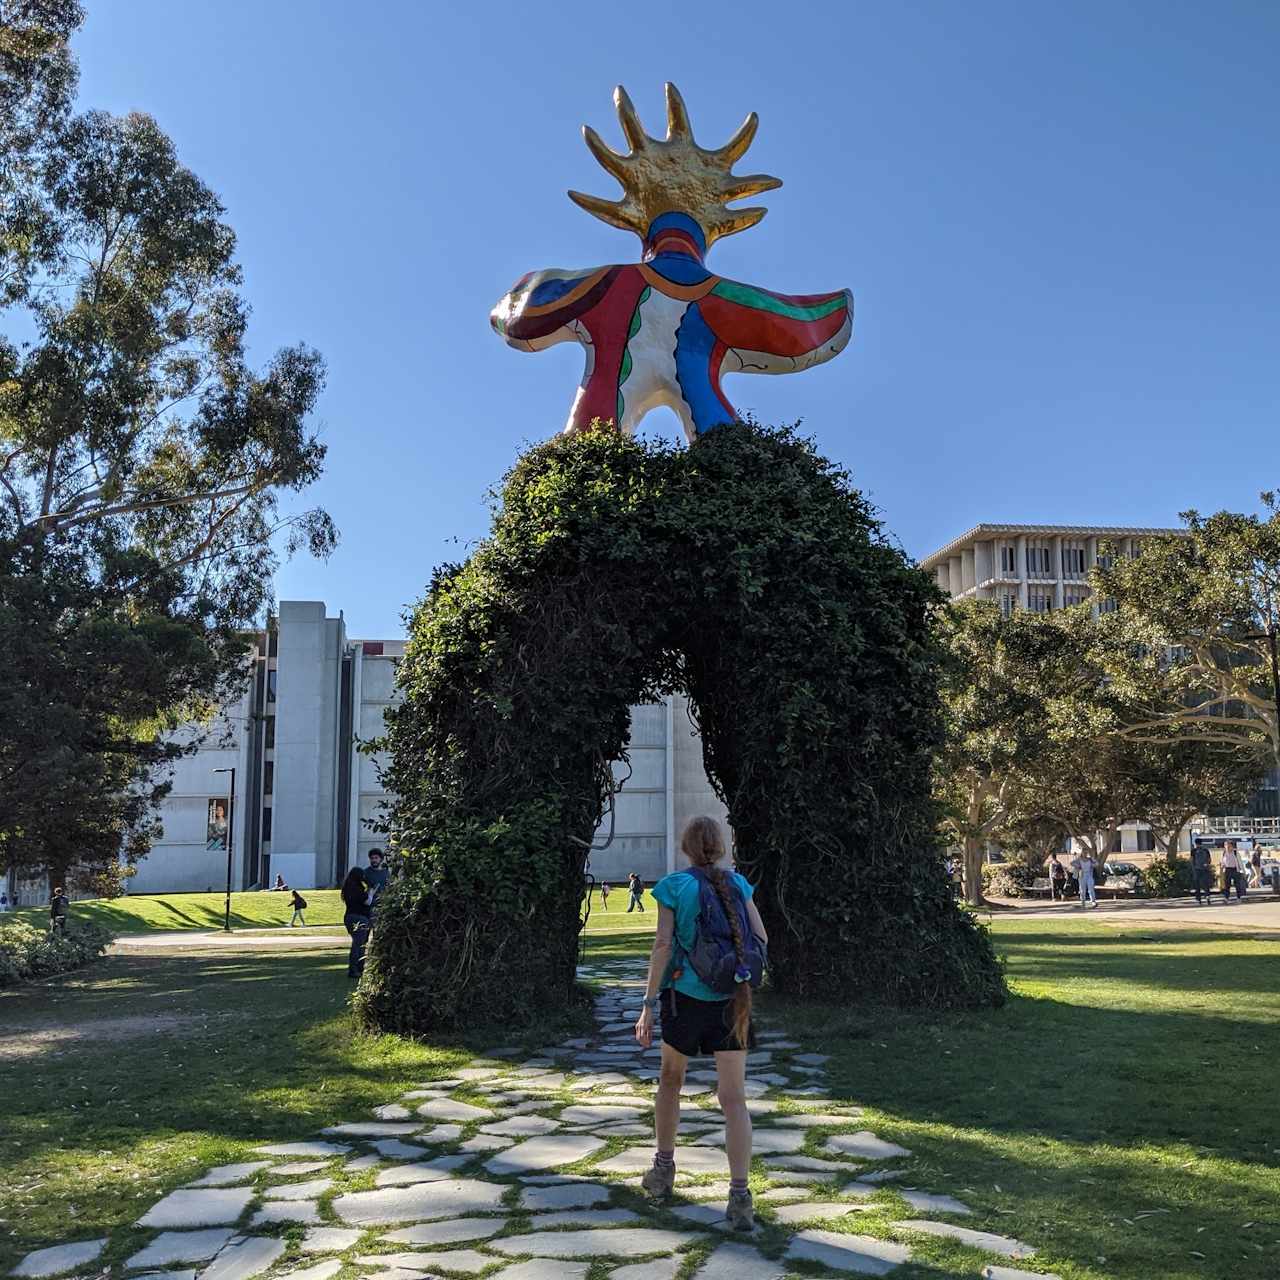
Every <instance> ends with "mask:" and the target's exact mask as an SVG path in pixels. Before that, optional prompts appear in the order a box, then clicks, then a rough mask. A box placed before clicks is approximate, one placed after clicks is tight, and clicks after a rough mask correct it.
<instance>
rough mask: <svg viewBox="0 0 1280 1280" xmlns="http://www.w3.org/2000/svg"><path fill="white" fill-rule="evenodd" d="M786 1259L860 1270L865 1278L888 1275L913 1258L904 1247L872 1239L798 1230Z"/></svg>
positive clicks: (842, 1269)
mask: <svg viewBox="0 0 1280 1280" xmlns="http://www.w3.org/2000/svg"><path fill="white" fill-rule="evenodd" d="M782 1256H783V1257H784V1258H804V1259H806V1260H807V1261H810V1262H821V1263H822V1264H823V1265H824V1266H828V1267H833V1268H835V1269H836V1270H837V1271H857V1272H860V1273H861V1274H863V1275H869V1276H883V1275H888V1273H889V1272H890V1271H892V1270H893V1269H894V1268H895V1267H898V1266H901V1265H902V1263H904V1262H906V1261H908V1260H909V1259H910V1257H911V1249H910V1248H909V1247H908V1246H907V1245H905V1244H892V1243H890V1242H889V1241H887V1240H874V1239H872V1238H871V1237H870V1236H854V1235H841V1234H840V1233H839V1232H836V1231H818V1230H814V1229H810V1230H808V1231H797V1232H796V1234H795V1235H794V1236H792V1237H791V1243H790V1244H789V1245H788V1246H787V1251H786V1253H784V1254H783V1255H782Z"/></svg>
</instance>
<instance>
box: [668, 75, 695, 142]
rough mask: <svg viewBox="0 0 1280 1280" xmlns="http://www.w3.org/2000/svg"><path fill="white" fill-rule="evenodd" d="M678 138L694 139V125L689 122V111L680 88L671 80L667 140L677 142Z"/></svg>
mask: <svg viewBox="0 0 1280 1280" xmlns="http://www.w3.org/2000/svg"><path fill="white" fill-rule="evenodd" d="M677 138H688V139H689V141H690V142H692V141H693V126H692V125H691V124H690V123H689V112H688V110H687V109H686V108H685V105H684V99H683V98H682V97H681V96H680V90H679V89H677V88H676V87H675V85H673V84H672V83H671V82H670V81H668V82H667V141H668V142H675V141H676V139H677Z"/></svg>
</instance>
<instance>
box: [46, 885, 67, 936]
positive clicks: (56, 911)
mask: <svg viewBox="0 0 1280 1280" xmlns="http://www.w3.org/2000/svg"><path fill="white" fill-rule="evenodd" d="M66 931H67V893H66V890H65V889H63V888H62V886H61V885H59V886H58V888H56V889H55V890H54V891H53V897H52V898H50V899H49V932H50V933H63V934H65V933H66Z"/></svg>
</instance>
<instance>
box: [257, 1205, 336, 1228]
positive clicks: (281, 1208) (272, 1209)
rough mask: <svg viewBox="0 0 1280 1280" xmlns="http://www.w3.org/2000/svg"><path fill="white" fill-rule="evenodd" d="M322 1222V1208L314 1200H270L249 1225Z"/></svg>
mask: <svg viewBox="0 0 1280 1280" xmlns="http://www.w3.org/2000/svg"><path fill="white" fill-rule="evenodd" d="M319 1221H320V1206H319V1205H317V1204H316V1202H315V1201H314V1200H268V1201H267V1202H266V1204H264V1205H263V1206H262V1208H261V1209H259V1210H258V1211H257V1212H256V1213H255V1214H254V1215H253V1218H252V1220H251V1221H250V1223H249V1225H250V1226H251V1227H261V1226H264V1225H266V1224H267V1223H269V1222H303V1223H306V1224H308V1225H310V1224H312V1223H316V1222H319Z"/></svg>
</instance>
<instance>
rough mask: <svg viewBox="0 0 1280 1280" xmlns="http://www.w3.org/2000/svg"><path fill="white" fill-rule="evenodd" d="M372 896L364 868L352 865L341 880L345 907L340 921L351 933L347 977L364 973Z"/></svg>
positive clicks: (356, 976)
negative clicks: (345, 876)
mask: <svg viewBox="0 0 1280 1280" xmlns="http://www.w3.org/2000/svg"><path fill="white" fill-rule="evenodd" d="M372 896H373V895H372V894H371V893H370V892H369V884H368V882H367V881H366V880H365V873H364V869H363V868H362V867H352V868H351V870H350V871H348V872H347V878H346V879H345V880H344V881H343V882H342V905H343V907H344V908H345V912H344V914H343V917H342V923H343V924H344V925H346V927H347V932H348V933H349V934H350V935H351V953H350V955H349V956H348V957H347V977H348V978H359V977H360V976H361V974H363V973H364V949H365V946H366V945H367V944H368V941H369V927H370V924H371V917H370V911H371V907H370V899H371V898H372Z"/></svg>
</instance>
